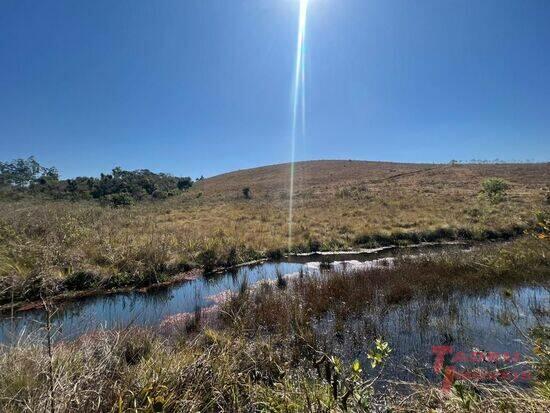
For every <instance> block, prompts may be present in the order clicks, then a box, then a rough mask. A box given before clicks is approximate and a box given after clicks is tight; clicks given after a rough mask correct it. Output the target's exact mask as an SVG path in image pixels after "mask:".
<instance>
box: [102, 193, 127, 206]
mask: <svg viewBox="0 0 550 413" xmlns="http://www.w3.org/2000/svg"><path fill="white" fill-rule="evenodd" d="M105 199H106V201H107V202H108V203H109V204H110V205H111V206H113V207H114V208H118V207H127V206H131V205H132V204H133V203H134V198H132V196H131V195H130V194H127V193H121V194H111V195H107V196H106V197H105Z"/></svg>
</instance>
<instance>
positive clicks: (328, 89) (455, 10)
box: [0, 0, 550, 177]
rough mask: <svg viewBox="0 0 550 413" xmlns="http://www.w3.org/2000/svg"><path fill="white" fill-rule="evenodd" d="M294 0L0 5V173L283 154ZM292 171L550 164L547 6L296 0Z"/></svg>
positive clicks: (240, 162)
mask: <svg viewBox="0 0 550 413" xmlns="http://www.w3.org/2000/svg"><path fill="white" fill-rule="evenodd" d="M298 10H299V8H298V0H242V1H241V0H183V1H180V0H177V1H176V0H172V1H169V0H163V1H137V0H132V1H130V0H127V1H103V0H101V1H98V0H94V1H89V2H82V1H72V0H66V1H63V0H56V1H50V0H41V1H34V0H3V1H2V2H0V160H9V159H13V158H16V157H26V156H28V155H35V156H36V157H37V159H38V160H39V161H40V162H41V163H43V164H45V165H48V166H49V165H55V166H57V167H58V168H59V169H60V171H61V173H62V175H63V176H66V177H71V176H76V175H98V174H99V172H102V171H109V170H110V169H112V168H113V167H114V166H117V165H119V166H122V167H123V168H127V169H137V168H149V169H152V170H156V171H166V172H171V173H174V174H176V175H191V176H193V177H196V176H200V175H201V174H202V175H205V176H211V175H214V174H217V173H221V172H226V171H230V170H234V169H242V168H247V167H253V166H259V165H265V164H273V163H280V162H286V161H288V160H289V159H290V136H291V89H292V79H293V66H294V59H295V47H296V35H297V25H298ZM306 43H307V44H306V49H307V50H306V60H305V61H306V106H307V111H306V112H307V113H306V116H307V136H306V137H305V138H303V139H300V140H299V142H298V143H297V152H296V158H297V159H299V160H302V159H368V160H392V161H411V162H434V161H435V162H447V161H449V160H451V159H462V160H470V159H473V158H476V159H495V158H500V159H506V160H526V159H530V160H534V161H548V160H550V1H547V0H528V1H526V0H517V1H509V0H494V1H493V0H483V1H479V0H476V1H472V0H462V1H451V0H430V1H428V0H423V1H421V0H419V1H408V0H407V1H405V0H391V1H388V0H310V6H309V15H308V27H307V41H306Z"/></svg>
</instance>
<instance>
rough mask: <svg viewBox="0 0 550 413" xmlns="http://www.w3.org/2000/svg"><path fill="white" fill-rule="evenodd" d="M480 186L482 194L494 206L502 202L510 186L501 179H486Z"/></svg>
mask: <svg viewBox="0 0 550 413" xmlns="http://www.w3.org/2000/svg"><path fill="white" fill-rule="evenodd" d="M481 186H482V192H483V193H484V194H485V196H487V198H488V199H489V201H491V202H492V203H494V204H497V203H499V202H501V201H503V200H504V197H505V196H506V191H507V190H508V189H509V188H510V184H508V182H506V181H505V180H504V179H501V178H487V179H485V180H484V181H483V182H482V183H481Z"/></svg>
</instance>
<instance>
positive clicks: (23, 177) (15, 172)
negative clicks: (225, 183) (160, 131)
mask: <svg viewBox="0 0 550 413" xmlns="http://www.w3.org/2000/svg"><path fill="white" fill-rule="evenodd" d="M192 185H193V180H192V179H191V178H190V177H176V176H173V175H170V174H165V173H154V172H151V171H150V170H148V169H138V170H135V171H126V170H124V169H122V168H120V167H116V168H114V169H113V170H112V172H111V173H110V174H103V173H102V174H101V175H100V177H99V178H95V177H77V178H73V179H60V177H59V172H58V170H57V169H56V168H55V167H50V168H47V167H45V166H43V165H40V163H39V162H38V161H37V160H36V159H35V158H34V157H32V156H31V157H29V158H27V159H15V160H13V161H11V162H0V197H2V198H4V199H6V198H8V199H13V198H20V197H24V196H38V195H41V196H44V197H48V198H53V199H68V200H75V201H76V200H86V199H88V200H92V199H95V200H99V201H101V202H104V203H108V204H111V205H113V206H124V205H131V204H133V203H134V202H137V201H142V200H147V199H151V200H154V199H164V198H168V197H170V196H174V195H177V194H178V193H180V192H182V191H185V190H187V189H189V188H191V186H192Z"/></svg>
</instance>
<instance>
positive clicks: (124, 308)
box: [0, 245, 464, 343]
mask: <svg viewBox="0 0 550 413" xmlns="http://www.w3.org/2000/svg"><path fill="white" fill-rule="evenodd" d="M457 248H464V245H425V246H418V247H415V248H384V249H373V250H370V251H365V252H361V253H356V254H354V253H345V254H331V255H326V254H324V253H323V255H321V254H309V255H302V256H291V257H288V258H286V259H285V260H282V261H279V262H265V263H261V264H258V265H247V266H242V267H238V268H235V269H232V270H230V271H226V272H224V273H222V274H214V275H212V276H209V277H201V278H199V279H196V280H192V281H184V282H181V283H178V284H174V285H171V286H168V287H163V288H156V289H151V290H149V291H147V292H140V291H131V292H124V293H120V294H111V295H100V296H94V297H85V298H81V299H78V300H75V301H67V302H65V303H63V304H62V305H61V306H60V307H59V308H58V309H57V311H56V313H55V316H54V317H53V320H52V321H53V323H54V325H55V327H56V330H57V333H56V337H55V338H56V340H60V339H70V338H75V337H78V336H79V335H82V334H85V333H88V332H91V331H94V330H97V329H99V328H109V329H111V328H125V327H127V326H128V325H138V326H149V325H157V324H159V323H160V322H162V320H164V319H165V318H166V317H168V316H171V315H174V314H178V313H184V312H192V311H194V310H195V308H196V307H197V306H199V307H202V308H204V307H208V306H211V305H213V304H214V301H213V300H212V297H213V296H215V295H217V294H219V293H222V292H224V291H227V290H232V291H235V290H238V289H239V288H240V286H241V285H242V283H243V281H244V280H246V281H247V283H248V284H249V285H252V284H254V283H256V282H258V281H261V280H273V279H276V278H277V274H283V275H286V274H292V273H296V272H299V271H300V270H302V271H307V272H309V273H312V272H315V271H318V269H319V266H318V263H319V262H320V261H323V262H332V263H333V267H334V265H336V266H338V265H348V266H353V265H355V266H357V265H369V263H370V262H372V261H376V260H379V259H383V258H391V257H393V256H396V255H399V254H409V255H410V254H413V253H414V254H418V253H435V252H437V251H440V250H442V249H445V250H448V249H457ZM335 262H336V264H334V263H335ZM315 263H317V265H315ZM338 263H340V264H338ZM346 263H347V264H346ZM44 323H45V314H44V311H42V310H30V311H25V312H18V313H16V315H15V317H14V319H11V318H10V317H9V316H7V315H6V314H4V315H3V316H0V343H9V342H14V341H15V342H16V341H17V340H19V339H20V337H21V335H26V334H39V333H40V330H43V328H44Z"/></svg>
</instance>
